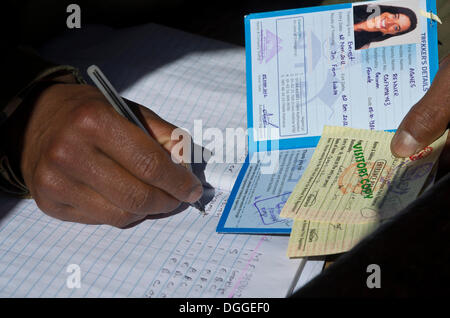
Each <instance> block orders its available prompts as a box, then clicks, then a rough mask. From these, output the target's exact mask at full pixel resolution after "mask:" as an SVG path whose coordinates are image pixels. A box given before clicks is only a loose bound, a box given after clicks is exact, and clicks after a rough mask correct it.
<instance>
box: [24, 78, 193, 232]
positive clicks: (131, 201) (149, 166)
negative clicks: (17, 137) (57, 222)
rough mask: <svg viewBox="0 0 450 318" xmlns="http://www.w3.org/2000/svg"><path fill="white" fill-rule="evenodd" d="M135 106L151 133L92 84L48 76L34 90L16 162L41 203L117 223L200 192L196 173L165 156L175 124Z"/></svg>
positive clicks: (66, 216) (86, 219)
mask: <svg viewBox="0 0 450 318" xmlns="http://www.w3.org/2000/svg"><path fill="white" fill-rule="evenodd" d="M137 107H138V112H139V113H140V115H142V117H143V118H144V119H145V122H146V123H147V126H148V128H149V132H150V134H151V135H152V137H153V138H149V137H148V136H147V135H146V134H145V133H144V132H143V131H142V130H141V129H140V128H138V127H137V126H135V125H134V124H132V123H130V122H129V121H127V120H126V119H125V118H123V117H122V116H120V115H119V114H118V113H116V112H115V111H114V109H113V108H112V106H111V105H110V104H109V103H108V102H107V101H106V99H105V98H104V97H103V95H102V94H101V93H100V91H99V90H98V89H96V88H94V87H92V86H89V85H79V84H54V85H52V86H50V87H48V88H46V89H45V90H44V91H43V92H42V93H41V94H40V95H39V96H38V97H37V99H36V100H35V102H34V105H33V111H32V114H31V117H30V119H29V122H28V125H27V128H26V132H25V135H24V141H23V150H22V156H21V170H22V174H23V177H24V181H25V183H26V185H27V187H28V188H29V189H30V192H31V195H32V196H33V198H34V199H35V201H36V203H37V205H38V206H39V208H40V209H41V210H42V211H44V212H45V213H47V214H48V215H50V216H53V217H56V218H58V219H61V220H67V221H73V222H80V223H89V224H110V225H113V226H116V227H121V228H122V227H126V226H128V225H130V224H133V223H135V222H137V221H139V220H142V219H144V218H146V217H147V216H155V215H158V214H161V213H163V214H162V215H164V213H165V214H167V213H168V212H171V211H173V210H175V209H176V208H177V207H178V206H179V205H180V203H181V201H182V202H195V201H197V200H198V199H199V198H200V197H201V195H202V186H201V183H200V181H199V180H198V179H197V178H196V177H195V176H194V175H193V174H192V173H191V172H189V171H188V170H187V169H185V168H184V167H183V166H181V165H179V164H176V163H174V162H173V161H172V159H171V156H170V150H171V149H172V147H173V146H174V144H175V143H176V142H174V141H172V140H171V133H172V131H173V129H175V128H176V127H175V126H173V125H171V124H169V123H167V122H165V121H164V120H162V119H161V118H159V117H158V116H157V115H156V114H154V113H153V112H152V111H150V110H148V109H146V108H145V107H142V106H137Z"/></svg>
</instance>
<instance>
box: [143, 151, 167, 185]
mask: <svg viewBox="0 0 450 318" xmlns="http://www.w3.org/2000/svg"><path fill="white" fill-rule="evenodd" d="M165 159H166V158H164V155H163V154H161V153H159V152H152V153H150V154H147V155H145V156H141V157H140V158H138V159H137V169H138V172H139V174H140V176H142V177H143V178H144V180H159V179H161V178H162V177H163V176H164V167H163V164H162V163H163V162H164V161H165Z"/></svg>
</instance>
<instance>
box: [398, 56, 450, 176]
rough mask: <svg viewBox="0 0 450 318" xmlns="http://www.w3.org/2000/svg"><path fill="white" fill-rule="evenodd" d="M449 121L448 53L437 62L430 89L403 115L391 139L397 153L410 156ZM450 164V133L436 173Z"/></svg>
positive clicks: (427, 142) (399, 155) (449, 72)
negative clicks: (436, 70)
mask: <svg viewBox="0 0 450 318" xmlns="http://www.w3.org/2000/svg"><path fill="white" fill-rule="evenodd" d="M449 123H450V55H447V56H446V57H445V58H444V59H443V60H442V61H441V63H440V64H439V71H438V72H437V74H436V76H435V78H434V79H433V83H432V85H431V87H430V89H429V90H428V91H427V92H426V94H425V95H424V96H423V97H422V99H421V100H420V101H418V102H417V104H415V105H414V106H413V107H412V108H411V110H410V111H409V112H408V114H407V115H406V116H405V118H404V119H403V121H402V122H401V124H400V126H399V127H398V130H397V132H396V133H395V136H394V138H393V139H392V142H391V151H392V153H393V154H394V155H396V156H398V157H409V156H411V155H413V154H415V153H416V152H418V151H420V150H421V149H423V148H424V147H426V146H428V145H429V144H431V143H432V142H433V141H435V140H436V139H437V138H439V137H440V136H441V135H442V134H443V133H444V132H445V130H446V129H447V128H448V126H449ZM449 168H450V137H449V138H447V141H446V144H445V147H444V149H443V151H442V153H441V156H440V158H439V171H438V175H443V174H445V173H447V172H448V171H449Z"/></svg>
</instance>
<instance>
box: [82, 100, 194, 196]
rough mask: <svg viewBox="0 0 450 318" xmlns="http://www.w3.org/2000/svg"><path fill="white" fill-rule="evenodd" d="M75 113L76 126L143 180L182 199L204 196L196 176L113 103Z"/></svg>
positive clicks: (95, 144) (90, 139) (106, 152)
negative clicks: (114, 108) (113, 106)
mask: <svg viewBox="0 0 450 318" xmlns="http://www.w3.org/2000/svg"><path fill="white" fill-rule="evenodd" d="M102 108H103V109H102ZM75 116H78V117H79V118H78V119H75V120H76V122H77V124H76V125H75V126H76V127H78V128H81V131H82V132H84V135H85V137H86V139H87V140H88V142H91V143H92V144H93V145H94V146H95V147H98V148H99V149H100V150H101V151H102V152H104V153H105V154H106V155H107V156H109V157H111V158H112V159H113V160H114V161H116V162H117V163H118V164H120V165H121V166H122V167H124V168H125V169H126V170H127V171H129V172H130V173H132V174H133V175H134V176H136V177H137V178H138V179H140V180H142V181H143V182H144V183H146V184H148V185H153V186H155V187H157V188H160V189H162V190H164V191H165V192H167V193H169V194H170V195H172V196H173V197H175V198H176V199H178V200H180V201H185V202H195V201H197V200H198V199H199V198H200V197H201V195H202V192H203V189H202V186H201V183H200V181H199V180H198V179H197V177H195V175H193V174H192V173H191V172H189V171H188V170H187V169H186V168H184V167H182V166H180V165H178V164H175V163H174V162H173V161H172V160H171V158H170V155H169V154H168V153H167V151H165V150H164V149H163V148H162V147H161V145H160V144H159V143H158V142H157V141H156V140H155V139H153V138H149V136H147V135H146V134H145V133H144V132H143V131H142V130H140V129H139V128H138V127H137V126H136V125H133V124H132V123H130V122H129V121H127V120H126V119H125V118H123V117H122V116H120V115H119V114H117V113H115V112H114V111H113V110H112V108H111V107H107V105H106V104H101V105H96V107H89V108H87V109H81V110H79V113H78V114H76V115H75ZM79 131H80V130H79Z"/></svg>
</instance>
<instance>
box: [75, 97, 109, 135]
mask: <svg viewBox="0 0 450 318" xmlns="http://www.w3.org/2000/svg"><path fill="white" fill-rule="evenodd" d="M102 106H103V105H101V103H99V102H98V101H95V100H87V101H83V102H81V103H80V104H79V105H78V106H77V107H76V108H75V109H74V110H73V112H72V116H71V125H72V126H73V127H75V128H76V129H77V130H79V131H84V132H96V131H97V130H98V128H99V119H101V118H102V114H100V112H101V110H102V109H103V107H102Z"/></svg>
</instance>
